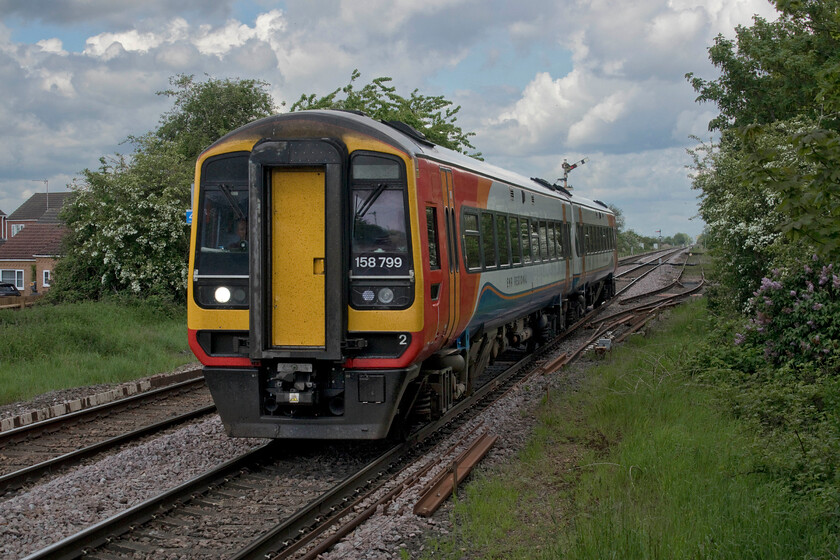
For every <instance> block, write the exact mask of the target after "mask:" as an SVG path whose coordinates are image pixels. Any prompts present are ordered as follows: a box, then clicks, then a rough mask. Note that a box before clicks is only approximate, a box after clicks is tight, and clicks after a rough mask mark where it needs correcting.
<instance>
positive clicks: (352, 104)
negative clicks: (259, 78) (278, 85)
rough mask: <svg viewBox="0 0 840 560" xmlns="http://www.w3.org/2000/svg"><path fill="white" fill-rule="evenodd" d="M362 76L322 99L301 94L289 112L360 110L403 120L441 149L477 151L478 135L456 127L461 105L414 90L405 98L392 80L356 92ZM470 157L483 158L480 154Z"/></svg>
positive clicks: (381, 80) (374, 82) (353, 77)
mask: <svg viewBox="0 0 840 560" xmlns="http://www.w3.org/2000/svg"><path fill="white" fill-rule="evenodd" d="M360 76H361V73H359V71H358V70H353V73H352V74H351V75H350V82H349V83H348V84H347V85H346V86H344V87H342V88H338V89H336V90H335V91H333V92H332V93H329V94H327V95H324V96H322V97H317V96H316V95H315V94H314V93H313V94H309V95H306V94H304V95H301V96H300V99H298V100H297V101H295V102H294V104H292V106H291V108H290V110H291V111H302V110H307V109H342V110H345V111H361V112H363V113H365V114H366V115H368V116H369V117H371V118H374V119H379V120H384V121H400V122H403V123H405V124H407V125H410V126H412V127H414V128H415V129H417V130H419V131H420V132H422V133H423V134H424V135H425V136H426V138H428V139H429V140H430V141H432V142H434V143H435V144H437V145H439V146H443V147H445V148H450V149H452V150H456V151H458V152H461V153H467V151H466V150H467V149H475V147H474V146H473V145H472V144H470V141H469V138H470V137H471V136H475V133H473V132H464V131H463V130H461V127H459V126H457V125H456V124H455V122H456V121H457V118H456V115H457V114H458V112H459V111H460V110H461V107H460V105H459V106H456V107H453V106H452V102H451V101H448V100H447V99H445V98H444V97H443V96H442V95H439V96H433V97H430V96H426V95H422V94H420V93H418V90H417V89H415V90H414V91H412V92H411V94H410V96H409V97H408V98H406V97H403V96H401V95H399V94H397V92H396V88H395V87H393V86H390V85H388V84H389V82H391V78H387V77H380V78H375V79H374V80H372V81H371V82H370V83H369V84H367V85H365V86H363V87H362V88H361V89H356V88H355V86H354V82H355V81H356V80H357V79H358V78H359V77H360ZM469 155H471V156H472V157H475V158H478V159H481V154H480V153H472V154H469Z"/></svg>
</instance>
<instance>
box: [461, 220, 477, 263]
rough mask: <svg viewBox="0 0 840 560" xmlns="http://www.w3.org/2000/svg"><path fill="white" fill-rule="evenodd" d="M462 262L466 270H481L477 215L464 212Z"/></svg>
mask: <svg viewBox="0 0 840 560" xmlns="http://www.w3.org/2000/svg"><path fill="white" fill-rule="evenodd" d="M463 230H464V260H465V261H466V262H467V270H469V271H475V270H481V234H480V233H479V232H478V214H473V213H471V212H464V225H463Z"/></svg>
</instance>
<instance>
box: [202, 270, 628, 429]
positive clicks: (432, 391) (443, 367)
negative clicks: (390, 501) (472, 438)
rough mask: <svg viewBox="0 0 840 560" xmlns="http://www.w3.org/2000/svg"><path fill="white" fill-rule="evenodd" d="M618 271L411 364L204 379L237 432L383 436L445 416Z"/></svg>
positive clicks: (318, 366) (223, 371)
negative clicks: (502, 360)
mask: <svg viewBox="0 0 840 560" xmlns="http://www.w3.org/2000/svg"><path fill="white" fill-rule="evenodd" d="M614 286H615V285H614V282H613V279H612V276H609V277H607V278H606V279H604V280H602V281H599V282H595V283H591V284H589V285H587V286H586V289H582V290H581V291H580V292H578V293H576V294H574V295H573V296H571V297H568V298H566V299H565V300H563V301H562V304H559V305H549V306H547V307H544V308H543V309H540V310H539V311H537V312H534V313H531V314H529V315H527V316H525V317H521V318H518V319H516V320H514V321H510V322H508V323H505V324H503V325H497V326H493V327H492V328H487V329H479V330H477V331H476V332H473V333H471V336H470V337H469V339H466V338H465V337H462V338H461V339H460V340H459V343H458V344H457V345H456V346H454V347H451V348H447V349H444V350H441V351H439V352H437V353H435V354H434V355H432V356H431V357H429V358H427V359H426V360H424V361H423V362H422V363H421V364H414V365H412V366H410V367H408V368H399V369H371V370H359V369H347V368H343V367H341V365H340V363H335V362H329V361H314V362H313V361H294V362H290V361H280V360H278V361H274V362H268V363H263V364H262V365H261V366H260V367H254V368H223V367H206V368H205V369H204V374H205V379H206V382H207V385H208V387H209V388H210V391H211V393H212V395H213V399H214V401H215V402H216V403H217V406H218V411H219V415H220V416H221V418H222V420H223V421H224V424H225V426H226V429H227V432H228V434H229V435H230V436H233V437H265V438H282V439H382V438H385V437H388V436H389V435H390V436H392V437H394V436H396V437H399V436H402V435H404V434H405V433H406V432H407V431H408V430H409V429H410V427H411V426H412V425H413V424H415V423H418V422H427V421H429V420H433V419H436V418H439V417H440V416H442V415H443V414H444V413H445V412H446V411H447V410H449V409H450V408H451V407H452V406H453V405H454V404H455V403H457V402H458V401H459V400H460V399H461V398H463V397H465V396H467V395H470V394H472V392H473V391H474V390H475V389H476V388H477V386H478V385H479V382H480V380H479V378H480V376H481V374H482V373H483V372H484V371H485V370H486V368H487V366H489V365H490V364H492V363H493V362H494V361H495V360H496V358H497V357H498V356H500V355H501V354H503V353H504V352H506V351H507V350H508V349H510V348H523V347H524V348H529V349H533V348H534V347H536V346H537V345H540V344H542V343H544V342H546V341H548V340H550V339H551V338H553V337H554V336H555V335H556V334H557V333H559V332H562V331H563V330H564V329H566V328H567V327H568V326H570V325H572V324H573V323H575V322H576V321H577V320H578V319H579V318H580V317H582V316H583V314H584V312H585V310H586V309H587V308H588V307H590V306H593V307H597V306H599V305H601V304H602V303H604V302H605V301H606V300H608V299H609V298H611V297H612V296H613V295H614V293H615V287H614Z"/></svg>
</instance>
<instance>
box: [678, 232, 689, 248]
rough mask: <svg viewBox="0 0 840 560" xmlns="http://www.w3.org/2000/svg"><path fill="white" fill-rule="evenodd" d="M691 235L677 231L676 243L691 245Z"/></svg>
mask: <svg viewBox="0 0 840 560" xmlns="http://www.w3.org/2000/svg"><path fill="white" fill-rule="evenodd" d="M690 244H691V236H690V235H688V234H687V233H677V234H676V235H674V245H690Z"/></svg>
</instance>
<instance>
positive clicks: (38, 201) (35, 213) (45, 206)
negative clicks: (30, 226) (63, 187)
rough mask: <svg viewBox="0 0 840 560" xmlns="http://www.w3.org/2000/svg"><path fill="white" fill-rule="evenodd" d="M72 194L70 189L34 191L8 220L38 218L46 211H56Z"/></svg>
mask: <svg viewBox="0 0 840 560" xmlns="http://www.w3.org/2000/svg"><path fill="white" fill-rule="evenodd" d="M73 194H74V193H73V192H72V191H69V192H54V193H35V194H33V195H32V196H31V197H29V200H27V201H26V202H24V203H23V204H21V205H20V206H19V207H18V209H17V210H15V211H14V212H12V214H11V215H10V216H9V217H8V220H9V221H14V220H40V219H41V218H43V217H44V215H45V214H46V213H47V212H48V211H49V212H51V213H52V211H53V210H55V211H56V212H57V211H58V209H60V208H61V207H62V206H64V203H65V202H66V201H67V199H68V198H69V197H70V196H71V195H73ZM54 219H55V218H53V220H54Z"/></svg>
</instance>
